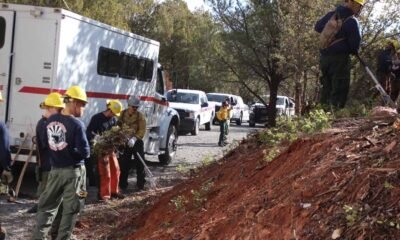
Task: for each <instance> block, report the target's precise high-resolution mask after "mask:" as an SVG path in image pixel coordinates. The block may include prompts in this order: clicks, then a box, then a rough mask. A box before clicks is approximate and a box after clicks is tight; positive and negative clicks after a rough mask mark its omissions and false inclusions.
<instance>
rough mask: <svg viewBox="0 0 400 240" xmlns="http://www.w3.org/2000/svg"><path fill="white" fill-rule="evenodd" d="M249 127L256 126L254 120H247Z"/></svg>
mask: <svg viewBox="0 0 400 240" xmlns="http://www.w3.org/2000/svg"><path fill="white" fill-rule="evenodd" d="M249 126H250V127H255V126H256V122H254V120H252V119H250V120H249Z"/></svg>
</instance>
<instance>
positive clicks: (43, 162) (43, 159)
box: [36, 117, 51, 171]
mask: <svg viewBox="0 0 400 240" xmlns="http://www.w3.org/2000/svg"><path fill="white" fill-rule="evenodd" d="M46 126H47V118H45V117H42V118H41V119H40V120H39V121H38V123H37V124H36V144H37V149H38V151H39V158H40V159H38V160H40V167H41V169H42V171H50V170H51V164H50V150H49V148H48V144H47V129H46Z"/></svg>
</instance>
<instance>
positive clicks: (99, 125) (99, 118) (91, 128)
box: [86, 112, 117, 144]
mask: <svg viewBox="0 0 400 240" xmlns="http://www.w3.org/2000/svg"><path fill="white" fill-rule="evenodd" d="M116 124H117V119H116V118H115V117H111V118H109V117H106V116H105V115H104V113H103V112H100V113H97V114H95V115H94V116H93V117H92V118H91V119H90V122H89V125H88V127H87V129H86V136H87V138H88V141H89V143H90V144H91V143H92V140H93V138H94V136H95V135H96V134H100V135H101V134H102V133H103V132H104V131H107V130H109V129H110V128H112V127H113V126H115V125H116Z"/></svg>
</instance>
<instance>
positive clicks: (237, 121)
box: [236, 112, 243, 126]
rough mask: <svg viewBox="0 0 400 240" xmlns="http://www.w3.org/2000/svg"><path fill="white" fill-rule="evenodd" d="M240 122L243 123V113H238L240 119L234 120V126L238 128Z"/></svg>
mask: <svg viewBox="0 0 400 240" xmlns="http://www.w3.org/2000/svg"><path fill="white" fill-rule="evenodd" d="M242 121H243V113H242V112H240V117H239V119H237V120H236V125H238V126H240V125H242Z"/></svg>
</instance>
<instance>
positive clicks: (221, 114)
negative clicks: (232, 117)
mask: <svg viewBox="0 0 400 240" xmlns="http://www.w3.org/2000/svg"><path fill="white" fill-rule="evenodd" d="M230 112H231V108H230V107H221V108H220V109H219V111H218V112H217V118H218V120H220V121H226V120H228V118H229V114H230Z"/></svg>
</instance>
